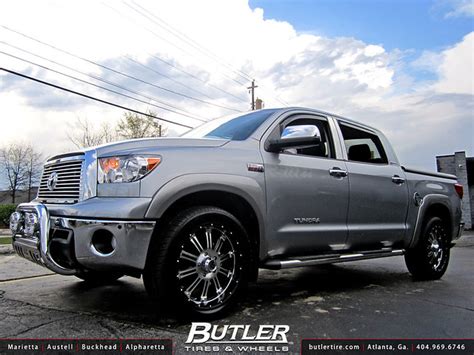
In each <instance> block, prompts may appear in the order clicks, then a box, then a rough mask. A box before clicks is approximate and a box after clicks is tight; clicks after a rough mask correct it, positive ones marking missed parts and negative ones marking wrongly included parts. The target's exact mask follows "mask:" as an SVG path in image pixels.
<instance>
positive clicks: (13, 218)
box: [10, 212, 23, 235]
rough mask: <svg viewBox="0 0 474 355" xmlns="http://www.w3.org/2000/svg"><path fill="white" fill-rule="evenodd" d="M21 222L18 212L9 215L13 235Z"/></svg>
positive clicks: (19, 227) (18, 229)
mask: <svg viewBox="0 0 474 355" xmlns="http://www.w3.org/2000/svg"><path fill="white" fill-rule="evenodd" d="M22 222H23V221H22V217H21V213H20V212H13V213H12V214H11V215H10V230H11V231H12V234H13V235H15V234H17V233H19V232H20V230H21V224H22Z"/></svg>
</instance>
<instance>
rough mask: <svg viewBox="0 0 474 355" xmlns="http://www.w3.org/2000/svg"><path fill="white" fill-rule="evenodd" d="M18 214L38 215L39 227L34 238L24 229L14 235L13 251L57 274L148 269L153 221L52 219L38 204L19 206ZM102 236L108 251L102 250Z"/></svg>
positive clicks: (43, 207)
mask: <svg viewBox="0 0 474 355" xmlns="http://www.w3.org/2000/svg"><path fill="white" fill-rule="evenodd" d="M17 212H19V213H21V214H24V213H34V214H36V216H37V219H38V223H37V228H36V232H35V234H34V235H32V236H26V235H25V234H24V233H23V230H24V229H22V228H20V229H19V231H18V232H17V233H13V238H12V244H13V248H14V249H15V251H16V252H17V254H18V255H20V256H22V257H25V258H27V259H29V260H31V261H34V262H36V263H38V264H40V265H42V266H44V267H46V268H48V269H50V270H52V271H54V272H56V273H58V274H62V275H74V274H76V273H77V272H78V270H82V269H91V270H127V269H130V270H134V271H136V270H143V268H144V267H145V261H146V256H147V252H148V246H149V244H150V239H151V236H152V234H153V230H154V228H155V222H154V221H130V220H115V219H111V220H108V219H107V220H105V219H91V218H87V219H83V218H79V217H73V218H69V217H63V216H52V215H50V213H49V211H48V208H47V207H46V206H45V205H43V204H41V203H36V202H32V203H25V204H21V205H19V206H18V208H17ZM103 236H106V239H107V243H108V244H109V245H108V247H107V248H101V247H100V246H101V245H102V244H104V241H103V240H104V237H103ZM101 243H102V244H101Z"/></svg>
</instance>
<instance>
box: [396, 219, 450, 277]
mask: <svg viewBox="0 0 474 355" xmlns="http://www.w3.org/2000/svg"><path fill="white" fill-rule="evenodd" d="M450 247H451V246H450V238H449V233H448V228H447V225H446V222H445V221H443V220H442V219H441V218H439V217H429V218H428V219H427V221H426V223H425V224H424V227H423V230H422V233H421V235H420V239H419V241H418V244H417V245H416V247H415V248H413V249H409V250H407V252H406V254H405V262H406V265H407V268H408V271H410V273H411V274H412V276H413V278H415V279H417V280H437V279H439V278H441V277H442V276H443V275H444V273H445V272H446V269H447V268H448V264H449V255H450Z"/></svg>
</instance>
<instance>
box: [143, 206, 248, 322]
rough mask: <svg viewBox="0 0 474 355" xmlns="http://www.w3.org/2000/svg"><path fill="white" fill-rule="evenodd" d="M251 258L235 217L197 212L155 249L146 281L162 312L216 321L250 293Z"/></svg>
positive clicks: (187, 214)
mask: <svg viewBox="0 0 474 355" xmlns="http://www.w3.org/2000/svg"><path fill="white" fill-rule="evenodd" d="M247 255H248V240H247V234H246V232H245V229H244V228H243V227H242V225H241V224H240V222H239V221H238V220H237V219H236V218H235V217H234V216H233V215H231V214H230V213H228V212H226V211H224V210H222V209H220V208H215V207H193V208H190V209H188V210H185V211H183V212H182V213H181V214H179V215H178V216H176V217H175V218H174V219H173V220H172V221H171V222H170V223H169V224H168V226H167V228H166V230H165V232H164V234H163V235H162V236H160V237H159V238H156V240H155V241H154V243H153V244H152V245H151V247H150V251H149V255H148V260H147V266H146V269H145V273H144V275H143V280H144V283H145V287H146V289H147V291H148V293H149V294H150V296H151V297H152V298H153V299H154V300H155V301H156V304H157V306H158V307H159V308H160V310H162V311H163V310H165V311H166V310H168V311H172V312H173V313H174V314H176V315H178V316H185V317H189V316H190V315H191V316H193V317H199V318H206V317H217V316H219V315H221V314H222V313H223V312H225V311H226V310H228V309H229V308H230V307H231V306H232V305H233V304H234V303H235V302H236V300H237V299H238V296H239V294H240V293H241V291H242V290H243V289H244V288H245V285H246V283H247V276H246V275H247V274H248V272H247V267H248V266H247V265H246V263H245V258H246V256H247ZM247 264H248V263H247Z"/></svg>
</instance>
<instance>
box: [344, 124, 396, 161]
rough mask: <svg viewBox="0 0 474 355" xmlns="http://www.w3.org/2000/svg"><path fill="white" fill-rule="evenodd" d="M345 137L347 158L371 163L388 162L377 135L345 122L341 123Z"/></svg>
mask: <svg viewBox="0 0 474 355" xmlns="http://www.w3.org/2000/svg"><path fill="white" fill-rule="evenodd" d="M339 127H340V128H341V131H342V135H343V137H344V145H345V147H346V152H347V158H348V160H350V161H357V162H362V163H371V164H387V163H388V160H387V156H386V154H385V151H384V149H383V145H382V143H381V141H380V139H379V137H377V135H375V134H372V133H370V132H367V131H364V130H362V129H357V128H355V127H352V126H348V125H345V124H342V123H341V124H339Z"/></svg>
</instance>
